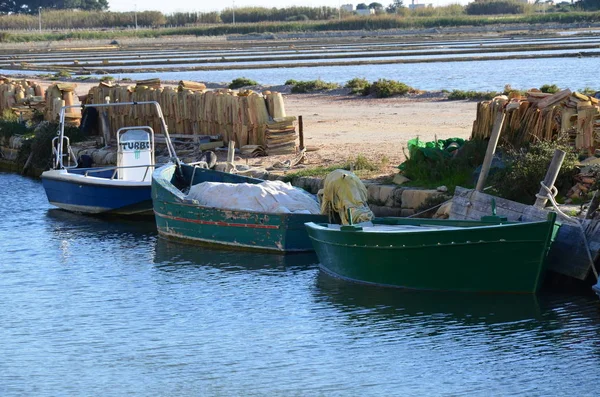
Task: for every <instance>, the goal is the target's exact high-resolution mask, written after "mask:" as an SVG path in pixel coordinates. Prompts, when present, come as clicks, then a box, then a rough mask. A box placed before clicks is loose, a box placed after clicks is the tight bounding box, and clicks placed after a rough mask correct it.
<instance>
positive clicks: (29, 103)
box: [0, 76, 44, 113]
mask: <svg viewBox="0 0 600 397" xmlns="http://www.w3.org/2000/svg"><path fill="white" fill-rule="evenodd" d="M43 95H44V90H43V89H42V87H41V86H40V85H39V84H37V83H36V82H33V81H30V80H25V79H22V80H11V79H9V78H8V77H4V76H0V113H1V112H4V111H5V110H15V109H14V108H15V107H20V106H26V107H33V108H37V107H38V106H37V105H38V104H43V102H44V100H43Z"/></svg>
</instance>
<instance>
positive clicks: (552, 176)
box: [534, 149, 566, 208]
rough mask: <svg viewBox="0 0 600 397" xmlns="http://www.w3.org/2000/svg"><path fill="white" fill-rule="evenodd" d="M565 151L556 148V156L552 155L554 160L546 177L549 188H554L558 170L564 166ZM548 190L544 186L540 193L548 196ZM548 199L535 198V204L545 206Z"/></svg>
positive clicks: (545, 183) (545, 180) (545, 181)
mask: <svg viewBox="0 0 600 397" xmlns="http://www.w3.org/2000/svg"><path fill="white" fill-rule="evenodd" d="M565 154H566V153H565V152H563V151H562V150H559V149H556V150H555V151H554V157H552V162H551V163H550V167H548V171H546V176H545V177H544V185H546V186H548V189H552V186H554V182H556V177H557V176H558V172H559V171H560V167H561V166H562V163H563V160H564V159H565ZM547 194H548V192H546V189H544V188H543V187H540V192H539V193H538V195H540V196H544V197H545V196H546V195H547ZM547 202H548V199H545V198H537V199H536V200H535V204H534V206H536V207H538V208H544V207H545V206H546V203H547Z"/></svg>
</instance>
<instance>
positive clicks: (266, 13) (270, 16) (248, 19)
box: [220, 6, 338, 23]
mask: <svg viewBox="0 0 600 397" xmlns="http://www.w3.org/2000/svg"><path fill="white" fill-rule="evenodd" d="M233 12H234V11H233V9H232V8H226V9H224V10H223V11H221V14H220V20H221V21H222V22H224V23H231V22H233ZM337 17H338V9H337V8H333V7H302V6H301V7H298V6H295V7H285V8H275V7H273V8H266V7H239V8H236V9H235V22H236V23H240V22H241V23H254V22H275V21H308V20H311V21H326V20H329V19H332V18H337Z"/></svg>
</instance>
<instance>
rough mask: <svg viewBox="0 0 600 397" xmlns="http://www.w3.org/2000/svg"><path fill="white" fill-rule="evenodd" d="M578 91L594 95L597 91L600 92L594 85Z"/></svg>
mask: <svg viewBox="0 0 600 397" xmlns="http://www.w3.org/2000/svg"><path fill="white" fill-rule="evenodd" d="M577 92H579V93H581V94H584V95H594V94H596V93H597V92H600V90H595V89H593V88H592V87H585V88H582V89H580V90H578V91H577Z"/></svg>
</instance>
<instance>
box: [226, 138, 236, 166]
mask: <svg viewBox="0 0 600 397" xmlns="http://www.w3.org/2000/svg"><path fill="white" fill-rule="evenodd" d="M234 160H235V141H234V140H233V139H232V140H230V141H229V145H228V146H227V166H226V171H227V172H231V170H233V169H234V168H235V164H234Z"/></svg>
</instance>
